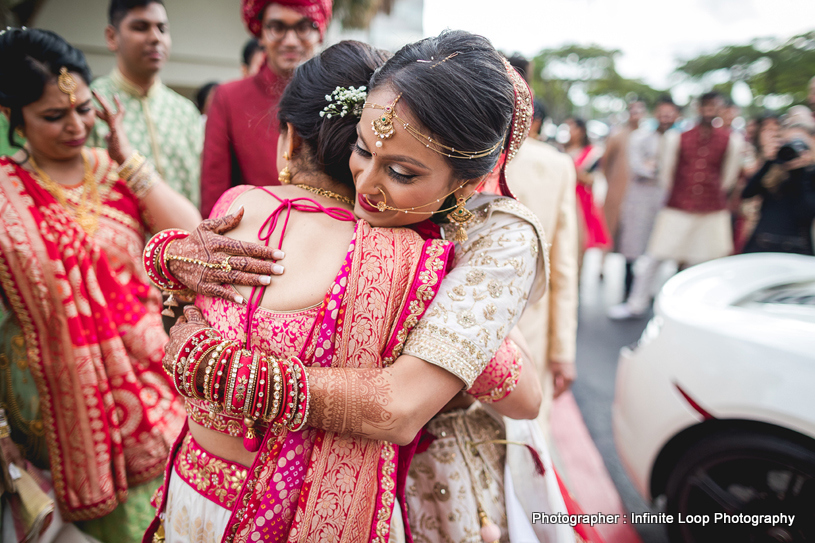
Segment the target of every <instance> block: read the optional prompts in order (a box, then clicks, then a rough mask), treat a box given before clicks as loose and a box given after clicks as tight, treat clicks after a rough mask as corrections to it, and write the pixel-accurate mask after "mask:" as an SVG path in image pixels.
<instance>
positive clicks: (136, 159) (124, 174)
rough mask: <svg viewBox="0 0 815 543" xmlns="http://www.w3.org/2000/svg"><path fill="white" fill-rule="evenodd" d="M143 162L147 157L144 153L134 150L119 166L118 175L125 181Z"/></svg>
mask: <svg viewBox="0 0 815 543" xmlns="http://www.w3.org/2000/svg"><path fill="white" fill-rule="evenodd" d="M145 162H147V159H146V158H145V157H144V155H142V154H141V153H139V152H138V151H134V152H133V154H132V155H130V157H129V158H128V159H127V160H125V161H124V163H123V164H122V165H121V166H120V167H119V177H121V178H122V179H124V180H125V181H128V180H130V178H131V177H132V176H133V174H134V173H136V172H137V171H138V170H139V168H141V167H142V166H143V165H144V163H145Z"/></svg>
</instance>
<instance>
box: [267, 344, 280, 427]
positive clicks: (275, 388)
mask: <svg viewBox="0 0 815 543" xmlns="http://www.w3.org/2000/svg"><path fill="white" fill-rule="evenodd" d="M267 360H268V362H269V367H270V368H271V370H270V373H271V383H270V385H269V386H270V388H269V395H270V396H271V399H270V401H271V405H267V407H266V409H265V410H264V412H263V420H264V421H266V422H271V421H273V420H275V419H276V418H277V416H278V414H279V413H280V407H281V405H282V402H281V398H282V396H283V373H282V371H281V370H280V361H279V360H277V359H275V358H267Z"/></svg>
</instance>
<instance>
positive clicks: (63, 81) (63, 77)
mask: <svg viewBox="0 0 815 543" xmlns="http://www.w3.org/2000/svg"><path fill="white" fill-rule="evenodd" d="M57 87H58V88H59V90H60V91H61V92H62V93H63V94H67V95H68V100H70V102H71V105H74V104H76V94H74V92H76V88H77V84H76V79H74V76H72V75H71V74H70V72H68V68H66V67H65V66H63V67H62V68H60V69H59V77H58V78H57Z"/></svg>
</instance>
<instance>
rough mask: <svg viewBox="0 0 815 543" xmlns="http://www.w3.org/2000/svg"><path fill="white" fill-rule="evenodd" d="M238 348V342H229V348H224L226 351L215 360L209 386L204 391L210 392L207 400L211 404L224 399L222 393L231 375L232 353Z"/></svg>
mask: <svg viewBox="0 0 815 543" xmlns="http://www.w3.org/2000/svg"><path fill="white" fill-rule="evenodd" d="M237 348H238V342H237V341H229V342H227V346H226V347H225V348H224V350H223V351H221V354H220V355H219V356H218V358H217V359H215V365H214V366H213V368H212V374H211V378H210V382H209V386H206V387H204V391H205V392H207V391H208V392H209V397H208V398H207V399H208V400H209V401H210V402H213V403H218V401H219V400H220V399H221V398H222V397H223V396H222V393H223V391H224V388H225V386H224V383H226V377H225V376H228V375H229V368H230V365H229V361H230V360H231V358H232V353H233V352H234V350H235V349H237ZM207 369H209V368H207Z"/></svg>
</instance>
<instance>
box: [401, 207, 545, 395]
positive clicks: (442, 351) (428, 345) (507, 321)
mask: <svg viewBox="0 0 815 543" xmlns="http://www.w3.org/2000/svg"><path fill="white" fill-rule="evenodd" d="M474 213H475V214H476V218H475V220H474V223H475V224H474V226H471V227H470V229H468V236H469V237H468V239H467V241H466V242H464V243H463V244H460V245H457V246H456V255H455V268H454V269H453V270H452V271H450V272H449V273H448V274H447V276H446V277H445V278H444V280H443V281H442V284H441V287H440V288H439V293H438V295H437V296H436V298H435V299H434V300H433V302H432V303H431V304H430V307H429V309H428V311H427V313H426V314H425V316H424V317H423V318H422V320H421V321H420V322H419V324H418V325H417V326H416V328H415V329H414V330H413V331H412V332H411V334H410V336H409V337H408V340H407V343H406V345H405V349H404V353H405V354H409V355H412V356H415V357H417V358H421V359H422V360H425V361H427V362H430V363H431V364H435V365H437V366H439V367H442V368H444V369H446V370H447V371H449V372H451V373H453V374H454V375H456V376H457V377H459V378H461V380H462V381H464V382H465V383H466V384H467V388H469V387H470V386H472V384H473V382H474V381H475V379H476V377H478V375H479V374H480V373H481V372H482V371H483V370H484V368H485V367H486V366H487V363H488V362H489V361H490V359H491V358H492V357H493V356H494V355H495V353H496V351H497V350H498V347H499V346H500V345H501V343H502V342H503V341H504V338H505V337H506V335H507V334H508V333H509V331H510V330H511V329H512V327H513V326H515V324H516V323H517V322H518V319H519V318H520V316H521V312H522V311H523V309H524V307H525V305H526V302H527V299H528V297H529V292H530V289H531V288H532V284H533V281H534V279H535V273H536V266H537V259H538V255H539V240H538V237H537V235H536V233H535V229H534V227H533V226H532V225H531V224H530V223H529V222H527V221H525V220H523V219H521V218H520V217H518V216H516V215H513V214H510V213H502V212H495V211H494V212H493V213H492V215H491V216H490V220H489V221H487V220H486V219H487V211H486V209H485V208H477V209H476V210H474Z"/></svg>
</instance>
